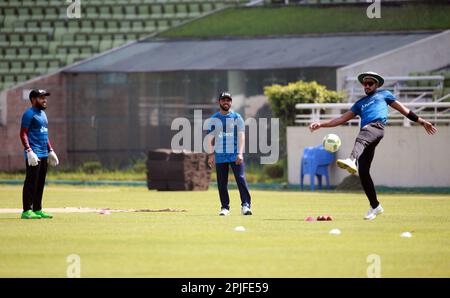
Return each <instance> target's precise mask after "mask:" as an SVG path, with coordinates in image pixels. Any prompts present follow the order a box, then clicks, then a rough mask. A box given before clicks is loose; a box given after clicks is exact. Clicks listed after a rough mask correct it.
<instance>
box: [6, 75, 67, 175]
mask: <svg viewBox="0 0 450 298" xmlns="http://www.w3.org/2000/svg"><path fill="white" fill-rule="evenodd" d="M33 88H39V89H46V90H47V91H49V92H50V93H51V96H50V97H49V101H48V108H47V110H46V111H45V112H46V114H47V117H48V122H49V136H50V140H51V142H52V145H53V148H54V149H55V152H56V153H57V154H58V158H59V160H60V162H61V164H64V163H65V162H66V161H67V113H66V95H65V90H66V88H65V80H64V77H63V76H62V74H61V73H56V74H52V75H48V76H44V77H39V78H36V79H35V80H32V81H28V82H26V83H24V84H20V85H17V86H16V87H14V88H12V89H8V90H5V91H3V92H2V93H1V94H0V98H2V99H3V101H4V102H3V106H2V109H3V108H4V115H5V116H6V117H5V118H6V120H5V121H4V123H2V124H0V144H1V148H2V150H1V151H0V171H15V170H23V169H25V163H24V157H23V147H22V144H21V142H20V138H19V131H20V123H21V119H22V115H23V113H24V112H25V110H26V109H27V108H29V107H31V104H30V101H29V99H28V94H29V90H30V89H33ZM5 103H6V104H5Z"/></svg>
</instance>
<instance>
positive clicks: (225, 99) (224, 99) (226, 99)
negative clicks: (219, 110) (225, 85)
mask: <svg viewBox="0 0 450 298" xmlns="http://www.w3.org/2000/svg"><path fill="white" fill-rule="evenodd" d="M220 100H223V101H225V102H232V100H231V99H229V98H222V99H220Z"/></svg>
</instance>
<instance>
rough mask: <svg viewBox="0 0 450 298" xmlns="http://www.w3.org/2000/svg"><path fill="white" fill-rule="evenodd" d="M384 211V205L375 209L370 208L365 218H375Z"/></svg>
mask: <svg viewBox="0 0 450 298" xmlns="http://www.w3.org/2000/svg"><path fill="white" fill-rule="evenodd" d="M383 212H384V209H383V207H381V205H378V207H377V208H375V209H373V208H370V209H369V211H367V214H366V216H364V219H365V220H373V219H375V218H376V217H377V215H379V214H382V213H383Z"/></svg>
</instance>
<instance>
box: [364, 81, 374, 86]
mask: <svg viewBox="0 0 450 298" xmlns="http://www.w3.org/2000/svg"><path fill="white" fill-rule="evenodd" d="M373 85H375V82H363V86H364V87H365V86H369V87H372V86H373Z"/></svg>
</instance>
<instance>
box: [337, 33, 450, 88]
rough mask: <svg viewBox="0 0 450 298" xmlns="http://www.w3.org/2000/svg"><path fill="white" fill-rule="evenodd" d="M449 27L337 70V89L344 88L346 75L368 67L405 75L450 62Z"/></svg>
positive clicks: (439, 66)
mask: <svg viewBox="0 0 450 298" xmlns="http://www.w3.org/2000/svg"><path fill="white" fill-rule="evenodd" d="M449 44H450V30H446V31H444V32H442V33H439V34H436V35H432V36H430V37H428V38H424V39H421V40H419V41H416V42H414V43H411V44H408V45H406V46H403V47H400V48H397V49H395V50H392V51H388V52H385V53H383V54H380V55H377V56H374V57H371V58H369V59H365V60H362V61H359V62H356V63H353V64H350V65H347V66H344V67H341V68H338V69H337V71H336V88H337V90H342V89H344V88H345V80H346V78H347V77H354V76H355V74H358V73H361V72H364V71H367V70H371V71H375V72H378V73H380V74H382V75H384V76H407V75H409V73H411V72H418V71H430V70H435V69H439V68H442V67H445V66H448V65H450V52H449V47H448V45H449Z"/></svg>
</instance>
